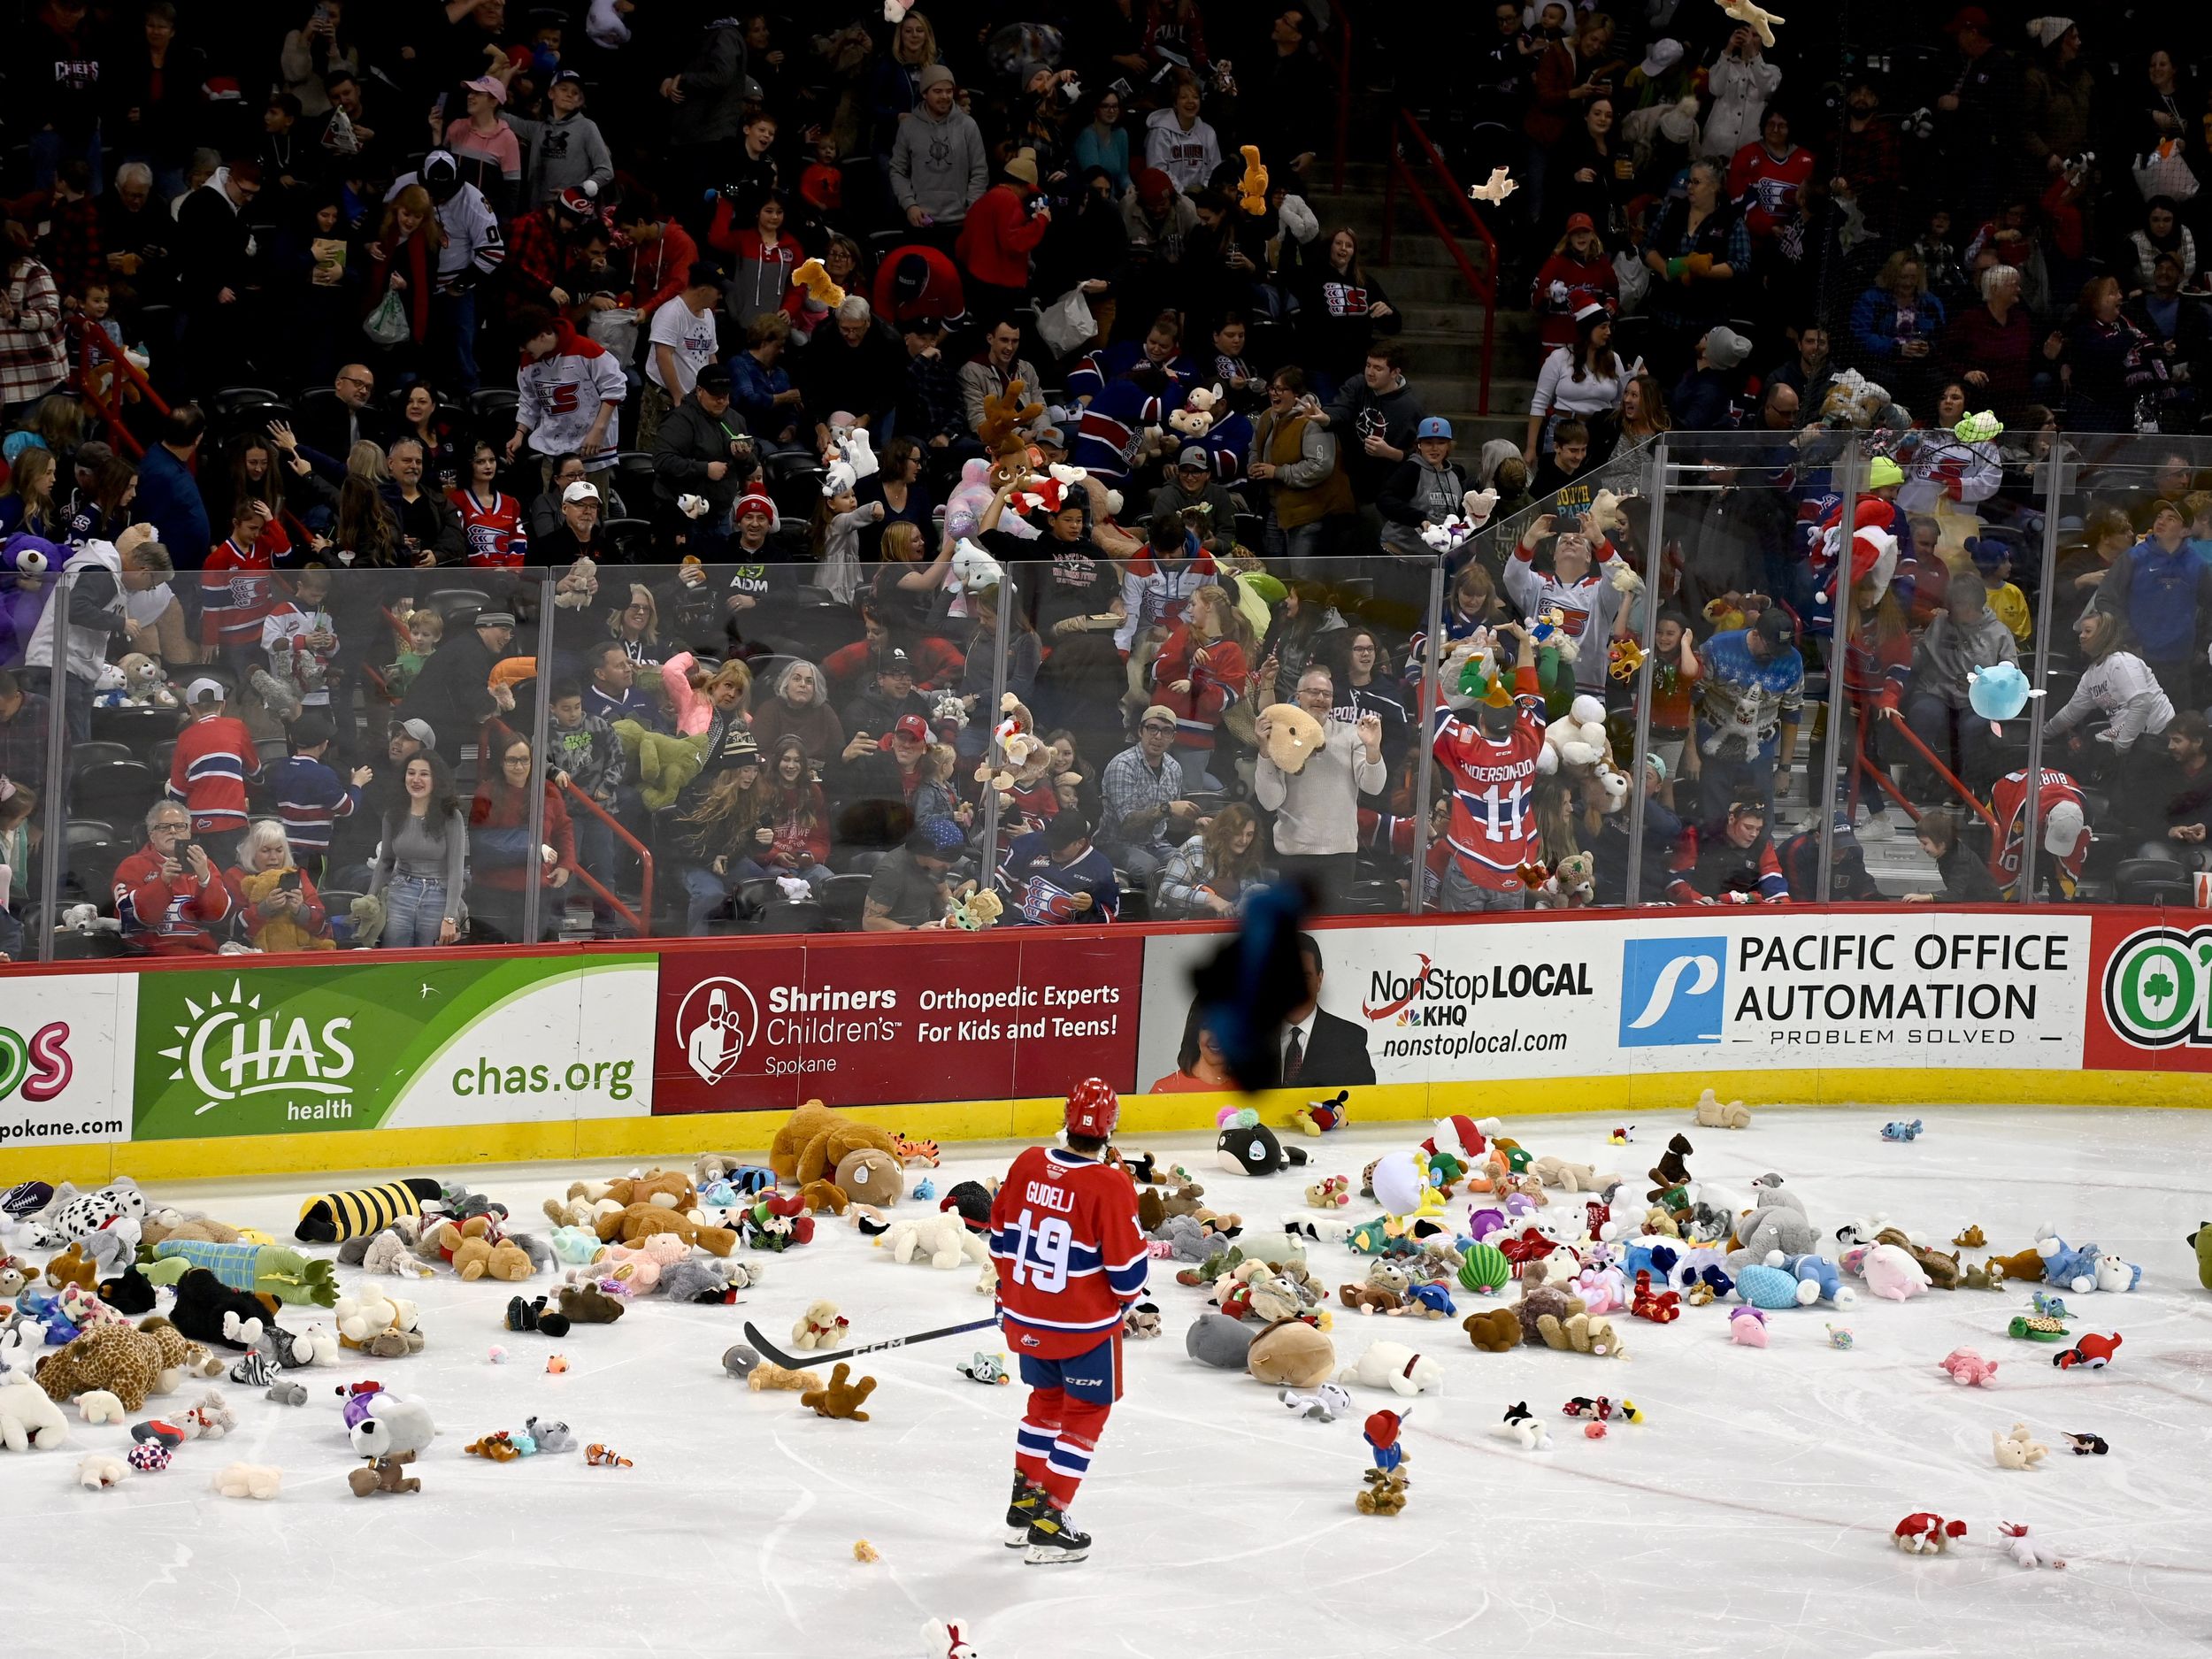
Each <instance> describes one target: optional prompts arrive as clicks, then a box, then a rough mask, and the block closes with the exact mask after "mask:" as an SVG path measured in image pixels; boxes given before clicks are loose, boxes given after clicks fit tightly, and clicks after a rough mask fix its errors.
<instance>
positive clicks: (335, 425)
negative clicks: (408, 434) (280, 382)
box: [294, 363, 390, 473]
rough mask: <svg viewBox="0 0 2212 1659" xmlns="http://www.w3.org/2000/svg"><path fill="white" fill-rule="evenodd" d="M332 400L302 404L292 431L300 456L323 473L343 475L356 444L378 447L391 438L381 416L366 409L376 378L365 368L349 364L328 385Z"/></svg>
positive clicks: (318, 400)
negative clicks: (366, 443) (293, 431)
mask: <svg viewBox="0 0 2212 1659" xmlns="http://www.w3.org/2000/svg"><path fill="white" fill-rule="evenodd" d="M330 389H331V391H332V393H333V394H334V396H330V397H326V398H322V397H319V398H316V399H315V400H313V401H312V402H311V403H304V404H303V406H302V408H301V410H300V415H299V419H298V420H297V421H296V422H295V423H294V430H295V432H296V434H297V435H298V438H299V444H300V452H301V453H302V454H303V455H304V456H305V457H307V459H308V460H309V461H310V462H311V464H313V465H316V466H319V467H321V468H322V469H323V470H324V471H325V472H330V473H342V472H344V471H345V470H346V457H348V456H349V455H350V454H352V453H353V446H354V445H355V444H357V443H361V442H368V443H373V444H378V445H381V444H382V443H383V442H385V440H386V438H387V437H388V436H389V435H390V428H389V427H388V426H387V425H386V423H385V421H384V419H383V417H382V416H380V415H379V414H378V413H377V412H376V411H374V410H373V409H371V408H370V407H369V400H370V399H371V398H372V397H373V396H375V395H376V376H375V374H374V373H372V372H371V371H370V369H369V368H368V366H367V365H365V364H360V363H349V364H347V365H345V367H343V368H342V369H340V370H339V371H338V373H337V378H335V379H334V380H332V381H331V383H330Z"/></svg>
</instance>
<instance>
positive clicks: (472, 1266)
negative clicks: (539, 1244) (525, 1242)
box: [431, 1216, 534, 1284]
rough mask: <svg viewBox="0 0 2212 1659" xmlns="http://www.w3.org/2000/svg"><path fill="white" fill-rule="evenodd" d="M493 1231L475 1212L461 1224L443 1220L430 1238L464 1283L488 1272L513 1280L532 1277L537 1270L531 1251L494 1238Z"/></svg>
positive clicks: (498, 1277) (500, 1277) (493, 1276)
mask: <svg viewBox="0 0 2212 1659" xmlns="http://www.w3.org/2000/svg"><path fill="white" fill-rule="evenodd" d="M490 1234H491V1227H490V1223H489V1222H488V1221H487V1220H486V1219H485V1217H482V1216H472V1217H469V1219H468V1221H467V1223H466V1224H465V1225H464V1226H460V1227H457V1226H455V1225H453V1224H452V1223H451V1222H450V1221H447V1222H442V1223H440V1224H439V1225H438V1227H437V1228H436V1229H435V1231H434V1232H433V1233H432V1234H431V1239H432V1241H433V1242H434V1243H435V1244H436V1245H437V1247H438V1249H439V1252H440V1254H442V1256H445V1258H446V1259H447V1260H448V1261H449V1262H451V1263H453V1271H455V1272H456V1273H457V1274H459V1275H460V1277H461V1279H462V1281H463V1282H464V1283H466V1284H473V1283H475V1282H476V1281H477V1280H478V1279H482V1278H484V1277H485V1276H486V1275H487V1274H488V1275H490V1276H491V1277H492V1278H494V1279H505V1280H507V1281H509V1282H510V1283H512V1282H513V1281H515V1280H518V1279H527V1278H529V1277H530V1275H531V1273H532V1272H533V1271H534V1269H533V1267H532V1265H531V1262H530V1256H529V1253H528V1252H527V1251H526V1250H525V1249H524V1248H522V1247H521V1246H520V1245H518V1244H513V1243H511V1242H509V1241H508V1240H505V1239H496V1240H495V1239H494V1238H492V1237H491V1236H490Z"/></svg>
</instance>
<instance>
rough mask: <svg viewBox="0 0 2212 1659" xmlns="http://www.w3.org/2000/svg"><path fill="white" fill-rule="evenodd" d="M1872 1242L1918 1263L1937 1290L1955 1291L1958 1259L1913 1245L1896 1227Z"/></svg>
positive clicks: (2008, 1272)
mask: <svg viewBox="0 0 2212 1659" xmlns="http://www.w3.org/2000/svg"><path fill="white" fill-rule="evenodd" d="M1874 1242H1875V1243H1877V1244H1893V1245H1895V1246H1896V1247H1897V1248H1899V1249H1901V1250H1902V1251H1903V1252H1904V1253H1905V1254H1906V1255H1908V1256H1911V1257H1912V1259H1913V1260H1914V1261H1916V1262H1917V1263H1920V1267H1921V1271H1923V1272H1924V1273H1926V1274H1927V1276H1928V1282H1929V1283H1930V1284H1932V1285H1933V1286H1935V1287H1936V1288H1937V1289H1938V1290H1956V1289H1957V1288H1958V1287H1959V1258H1958V1257H1957V1256H1946V1255H1944V1254H1943V1252H1942V1251H1940V1250H1936V1249H1931V1248H1928V1247H1927V1246H1926V1245H1922V1244H1915V1243H1914V1242H1913V1241H1912V1240H1910V1239H1909V1238H1907V1237H1906V1236H1905V1234H1904V1233H1903V1232H1902V1231H1901V1229H1899V1228H1896V1227H1884V1228H1883V1229H1882V1230H1881V1231H1880V1232H1879V1233H1876V1234H1875V1235H1874ZM2007 1277H2010V1270H2009V1269H2008V1270H2007Z"/></svg>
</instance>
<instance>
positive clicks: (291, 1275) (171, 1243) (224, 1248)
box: [146, 1239, 338, 1308]
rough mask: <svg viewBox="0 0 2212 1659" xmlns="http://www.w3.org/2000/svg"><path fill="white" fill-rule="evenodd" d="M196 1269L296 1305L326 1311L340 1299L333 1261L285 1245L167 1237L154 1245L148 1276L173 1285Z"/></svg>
mask: <svg viewBox="0 0 2212 1659" xmlns="http://www.w3.org/2000/svg"><path fill="white" fill-rule="evenodd" d="M195 1267H204V1268H205V1269H207V1271H209V1272H211V1273H212V1274H214V1275H215V1277H216V1278H217V1279H220V1280H222V1282H223V1283H224V1284H225V1285H227V1286H229V1287H230V1288H231V1289H233V1290H242V1291H247V1292H250V1294H254V1295H257V1296H274V1297H275V1298H276V1299H277V1300H278V1301H279V1302H290V1303H293V1304H295V1305H296V1306H305V1305H308V1304H310V1303H312V1304H313V1305H314V1306H316V1307H319V1308H327V1307H330V1306H332V1305H334V1303H335V1302H337V1300H338V1281H337V1277H336V1271H337V1270H336V1269H335V1268H334V1267H333V1266H332V1264H331V1263H328V1262H326V1261H321V1260H316V1261H310V1260H309V1259H308V1258H307V1257H306V1256H302V1255H301V1254H300V1253H299V1252H298V1251H297V1250H294V1249H290V1248H287V1247H286V1246H284V1245H281V1244H211V1243H209V1242H207V1241H205V1240H200V1239H165V1240H162V1241H161V1242H160V1243H159V1244H157V1245H156V1246H154V1250H153V1258H152V1263H151V1264H150V1266H148V1267H147V1269H146V1277H147V1278H148V1279H151V1280H152V1281H153V1282H154V1283H155V1284H157V1285H174V1284H175V1283H176V1282H177V1281H178V1280H179V1279H182V1278H183V1277H184V1275H185V1273H186V1272H187V1271H188V1270H189V1269H191V1268H195Z"/></svg>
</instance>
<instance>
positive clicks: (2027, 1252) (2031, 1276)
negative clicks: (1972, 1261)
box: [1982, 1246, 2043, 1284]
mask: <svg viewBox="0 0 2212 1659" xmlns="http://www.w3.org/2000/svg"><path fill="white" fill-rule="evenodd" d="M1982 1269H1983V1271H1985V1272H1986V1273H1988V1274H1989V1275H1990V1276H1991V1277H1992V1278H1994V1277H1996V1276H1997V1275H1998V1274H1999V1273H2002V1274H2003V1275H2004V1276H2005V1277H2006V1278H2007V1279H2019V1280H2021V1281H2023V1282H2024V1283H2027V1284H2040V1283H2041V1282H2042V1279H2043V1257H2042V1256H2041V1255H2040V1254H2039V1252H2038V1251H2037V1250H2036V1249H2035V1248H2033V1247H2032V1246H2031V1247H2030V1248H2027V1249H2024V1250H2023V1251H2021V1252H2020V1254H2019V1255H2017V1256H1991V1257H1990V1258H1989V1259H1988V1260H1987V1261H1985V1262H1984V1263H1982Z"/></svg>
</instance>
